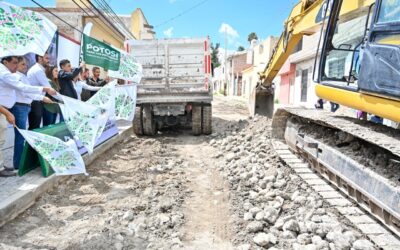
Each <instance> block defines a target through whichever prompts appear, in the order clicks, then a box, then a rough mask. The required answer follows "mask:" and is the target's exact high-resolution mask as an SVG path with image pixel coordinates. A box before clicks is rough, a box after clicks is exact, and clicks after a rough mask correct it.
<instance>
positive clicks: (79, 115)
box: [60, 96, 108, 154]
mask: <svg viewBox="0 0 400 250" xmlns="http://www.w3.org/2000/svg"><path fill="white" fill-rule="evenodd" d="M62 100H63V102H64V104H60V109H61V113H62V115H63V117H64V120H65V124H66V125H67V127H68V130H69V131H70V132H71V134H72V136H73V137H74V139H75V140H76V141H77V143H78V144H79V143H81V144H82V145H83V146H84V147H85V148H86V149H87V150H88V152H89V154H91V153H93V150H94V147H95V144H96V140H97V139H98V138H99V137H100V135H101V133H102V132H103V130H104V128H105V126H106V123H107V120H108V113H107V111H106V110H105V109H103V108H101V107H98V106H95V105H92V104H89V103H85V102H82V101H79V100H76V99H73V98H70V97H67V96H62Z"/></svg>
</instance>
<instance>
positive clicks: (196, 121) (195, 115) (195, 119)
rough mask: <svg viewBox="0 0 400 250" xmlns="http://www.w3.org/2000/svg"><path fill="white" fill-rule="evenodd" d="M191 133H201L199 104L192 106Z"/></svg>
mask: <svg viewBox="0 0 400 250" xmlns="http://www.w3.org/2000/svg"><path fill="white" fill-rule="evenodd" d="M192 133H193V135H201V106H197V105H196V106H195V105H193V107H192Z"/></svg>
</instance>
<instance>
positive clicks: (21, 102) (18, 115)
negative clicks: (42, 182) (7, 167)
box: [10, 56, 53, 169]
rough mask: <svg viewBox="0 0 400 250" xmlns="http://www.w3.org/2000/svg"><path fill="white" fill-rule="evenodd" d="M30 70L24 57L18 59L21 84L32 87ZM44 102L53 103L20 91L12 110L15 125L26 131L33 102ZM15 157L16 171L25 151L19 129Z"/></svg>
mask: <svg viewBox="0 0 400 250" xmlns="http://www.w3.org/2000/svg"><path fill="white" fill-rule="evenodd" d="M27 70H28V65H27V63H26V60H25V58H24V57H22V56H19V57H18V68H17V72H16V75H17V76H18V79H19V81H20V82H22V83H24V84H26V85H30V83H29V82H28V78H27V77H26V75H25V74H26V71H27ZM33 100H36V101H43V102H44V103H53V102H52V101H51V100H50V99H49V98H47V97H46V96H44V95H42V94H40V95H32V94H27V93H22V92H20V91H17V92H16V103H15V104H14V106H13V107H12V108H11V109H10V111H11V113H12V114H13V115H14V117H15V124H16V125H17V127H18V128H20V129H26V122H27V121H28V115H29V112H30V111H31V104H32V101H33ZM14 135H15V136H14V156H13V165H14V169H18V168H19V162H20V159H21V156H22V151H23V149H24V142H25V139H24V137H23V136H22V135H21V134H20V133H19V131H18V130H17V129H14Z"/></svg>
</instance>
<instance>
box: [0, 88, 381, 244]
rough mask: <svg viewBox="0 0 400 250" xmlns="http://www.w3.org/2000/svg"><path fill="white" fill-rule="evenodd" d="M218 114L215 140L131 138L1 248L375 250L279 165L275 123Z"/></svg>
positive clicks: (230, 108) (224, 110) (45, 199)
mask: <svg viewBox="0 0 400 250" xmlns="http://www.w3.org/2000/svg"><path fill="white" fill-rule="evenodd" d="M213 105H214V106H213V107H214V124H213V126H214V128H215V132H214V133H213V134H212V135H211V136H198V137H194V136H192V135H190V133H189V132H188V131H183V132H182V131H173V130H168V131H162V132H160V133H159V134H158V135H157V136H156V137H154V138H149V137H139V138H138V137H136V136H131V137H129V138H126V139H125V140H124V141H123V142H122V143H120V144H118V145H116V146H115V147H114V148H113V149H112V150H110V151H109V152H108V153H107V154H104V155H102V156H101V157H100V158H99V159H97V160H96V161H95V162H94V163H93V164H91V165H90V166H88V172H89V173H90V175H89V176H74V177H71V178H70V179H69V180H68V181H67V183H64V184H61V185H60V186H58V187H57V188H56V189H54V190H52V191H51V192H49V193H47V194H45V195H43V196H42V197H41V198H40V199H39V200H38V201H37V203H36V204H35V205H34V206H32V207H31V208H29V209H28V210H27V211H26V212H24V213H23V214H22V215H20V216H19V217H18V218H16V219H15V220H14V221H12V222H10V223H8V224H6V225H5V226H3V227H2V228H1V230H0V242H1V244H0V248H1V249H19V248H40V249H56V248H57V249H83V248H84V249H257V248H258V247H276V249H288V248H291V247H293V248H294V249H329V248H330V249H350V247H351V246H353V248H354V249H375V248H374V245H373V244H372V243H371V242H370V241H368V240H365V239H364V238H365V235H364V234H362V233H361V232H359V231H358V230H356V229H355V228H354V227H353V226H352V224H351V223H350V222H349V221H348V220H346V219H344V218H343V217H341V216H340V215H339V213H338V212H337V211H336V210H335V209H334V208H333V207H332V206H330V205H328V203H326V202H325V201H324V199H322V198H321V197H320V196H319V195H318V194H317V193H316V192H315V191H313V190H312V189H310V187H309V186H308V185H307V184H306V183H305V182H304V181H302V180H300V178H299V177H298V176H297V175H296V174H295V173H293V170H291V169H290V168H289V167H288V166H286V165H285V164H284V163H282V162H281V161H280V160H279V158H278V157H277V155H276V153H275V152H274V150H273V149H272V147H271V142H270V136H271V130H270V121H269V120H268V119H266V118H260V117H256V118H254V119H252V120H249V119H248V117H247V115H246V114H247V109H246V104H245V103H244V102H243V101H239V100H237V99H233V98H226V97H219V96H217V97H215V100H214V103H213ZM355 246H360V247H358V248H355ZM303 247H306V248H303Z"/></svg>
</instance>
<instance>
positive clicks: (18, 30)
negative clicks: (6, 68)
mask: <svg viewBox="0 0 400 250" xmlns="http://www.w3.org/2000/svg"><path fill="white" fill-rule="evenodd" d="M56 31H57V26H56V25H55V24H54V23H52V22H51V21H50V20H48V19H47V18H46V17H45V16H43V15H41V14H39V13H37V12H33V11H30V10H26V9H24V8H20V7H18V6H15V5H12V4H9V3H5V2H2V1H0V34H1V35H0V57H5V56H11V55H21V56H22V55H25V54H27V53H35V54H38V55H44V53H45V52H46V51H47V49H48V48H49V46H50V43H51V41H52V39H53V37H54V34H55V32H56Z"/></svg>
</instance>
